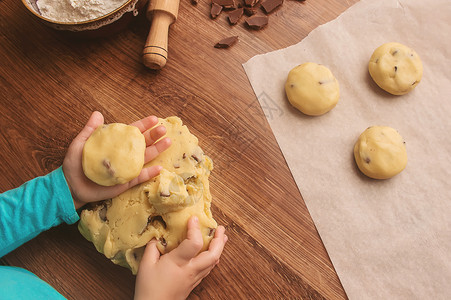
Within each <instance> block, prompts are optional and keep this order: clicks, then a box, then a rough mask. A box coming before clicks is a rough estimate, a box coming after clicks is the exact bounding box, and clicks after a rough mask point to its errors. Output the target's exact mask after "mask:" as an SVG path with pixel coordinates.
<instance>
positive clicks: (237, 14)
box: [228, 8, 244, 25]
mask: <svg viewBox="0 0 451 300" xmlns="http://www.w3.org/2000/svg"><path fill="white" fill-rule="evenodd" d="M243 12H244V9H243V8H237V9H234V10H232V11H231V12H230V13H229V16H228V18H229V22H230V24H231V25H235V24H236V23H238V21H239V20H240V19H241V16H242V15H243Z"/></svg>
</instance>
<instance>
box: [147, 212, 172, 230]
mask: <svg viewBox="0 0 451 300" xmlns="http://www.w3.org/2000/svg"><path fill="white" fill-rule="evenodd" d="M158 223H159V224H161V226H163V228H164V229H166V226H167V225H166V222H165V221H164V220H163V217H162V216H158V215H157V216H149V218H148V219H147V224H152V225H153V226H154V227H156V226H157V224H158Z"/></svg>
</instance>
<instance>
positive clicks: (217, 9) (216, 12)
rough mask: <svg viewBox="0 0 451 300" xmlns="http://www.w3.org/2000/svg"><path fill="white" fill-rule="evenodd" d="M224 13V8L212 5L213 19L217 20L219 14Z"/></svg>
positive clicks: (211, 13)
mask: <svg viewBox="0 0 451 300" xmlns="http://www.w3.org/2000/svg"><path fill="white" fill-rule="evenodd" d="M221 11H222V6H221V5H219V4H217V3H213V4H211V10H210V16H211V18H212V19H216V18H217V17H218V16H219V14H220V13H221Z"/></svg>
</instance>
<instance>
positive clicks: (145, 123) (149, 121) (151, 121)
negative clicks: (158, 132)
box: [130, 116, 158, 133]
mask: <svg viewBox="0 0 451 300" xmlns="http://www.w3.org/2000/svg"><path fill="white" fill-rule="evenodd" d="M157 123H158V118H157V117H155V116H149V117H145V118H144V119H141V120H139V121H136V122H133V123H132V124H130V125H132V126H135V127H138V129H139V130H140V131H141V132H142V133H144V131H146V130H148V129H150V128H152V127H154V126H155V125H157Z"/></svg>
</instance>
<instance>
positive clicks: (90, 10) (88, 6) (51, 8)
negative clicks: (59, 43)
mask: <svg viewBox="0 0 451 300" xmlns="http://www.w3.org/2000/svg"><path fill="white" fill-rule="evenodd" d="M125 2H127V0H37V1H36V5H37V6H38V8H39V12H40V14H41V15H42V16H43V17H45V18H48V19H51V20H53V21H57V22H83V21H88V20H93V19H96V18H98V17H101V16H104V15H106V14H108V13H110V12H112V11H114V10H115V9H117V8H119V7H121V6H122V5H123V4H124V3H125Z"/></svg>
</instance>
